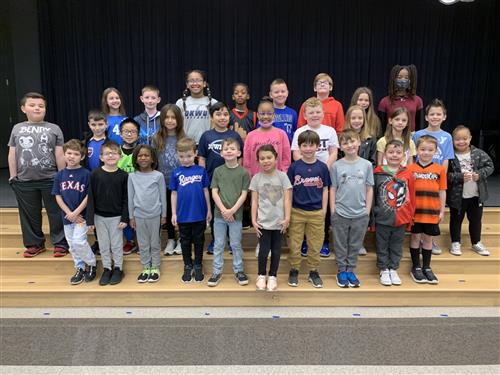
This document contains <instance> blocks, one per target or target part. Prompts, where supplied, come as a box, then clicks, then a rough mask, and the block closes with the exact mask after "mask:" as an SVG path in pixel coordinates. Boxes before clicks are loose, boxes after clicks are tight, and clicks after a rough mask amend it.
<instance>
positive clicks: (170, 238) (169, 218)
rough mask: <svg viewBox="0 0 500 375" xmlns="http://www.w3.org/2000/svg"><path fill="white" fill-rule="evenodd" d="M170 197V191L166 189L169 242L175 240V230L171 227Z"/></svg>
mask: <svg viewBox="0 0 500 375" xmlns="http://www.w3.org/2000/svg"><path fill="white" fill-rule="evenodd" d="M171 196H172V190H170V189H168V188H167V223H166V227H167V235H168V239H169V240H174V239H175V228H174V226H173V225H172V205H171V204H170V202H171V200H170V197H171Z"/></svg>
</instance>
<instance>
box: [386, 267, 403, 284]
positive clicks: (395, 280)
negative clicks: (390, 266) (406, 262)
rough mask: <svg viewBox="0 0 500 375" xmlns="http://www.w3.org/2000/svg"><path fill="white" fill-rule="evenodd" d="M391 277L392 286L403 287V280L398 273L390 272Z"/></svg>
mask: <svg viewBox="0 0 500 375" xmlns="http://www.w3.org/2000/svg"><path fill="white" fill-rule="evenodd" d="M389 275H390V276H391V284H392V285H401V284H402V283H401V279H400V278H399V275H398V271H396V270H389Z"/></svg>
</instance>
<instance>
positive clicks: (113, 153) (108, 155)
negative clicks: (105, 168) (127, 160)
mask: <svg viewBox="0 0 500 375" xmlns="http://www.w3.org/2000/svg"><path fill="white" fill-rule="evenodd" d="M102 155H103V156H106V157H110V156H116V155H118V152H115V151H109V152H103V154H102Z"/></svg>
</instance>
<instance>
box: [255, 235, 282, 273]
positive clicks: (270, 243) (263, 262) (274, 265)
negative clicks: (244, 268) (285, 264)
mask: <svg viewBox="0 0 500 375" xmlns="http://www.w3.org/2000/svg"><path fill="white" fill-rule="evenodd" d="M260 231H261V232H262V236H260V238H259V275H264V276H265V275H266V266H267V254H269V249H271V267H269V276H276V275H277V273H278V267H279V265H280V256H281V238H282V235H281V232H280V231H279V230H267V229H261V230H260Z"/></svg>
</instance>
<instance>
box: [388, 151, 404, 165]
mask: <svg viewBox="0 0 500 375" xmlns="http://www.w3.org/2000/svg"><path fill="white" fill-rule="evenodd" d="M384 156H385V160H387V165H389V166H390V167H399V166H400V165H401V162H402V161H403V158H404V151H403V147H399V146H388V147H387V150H385V154H384Z"/></svg>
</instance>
